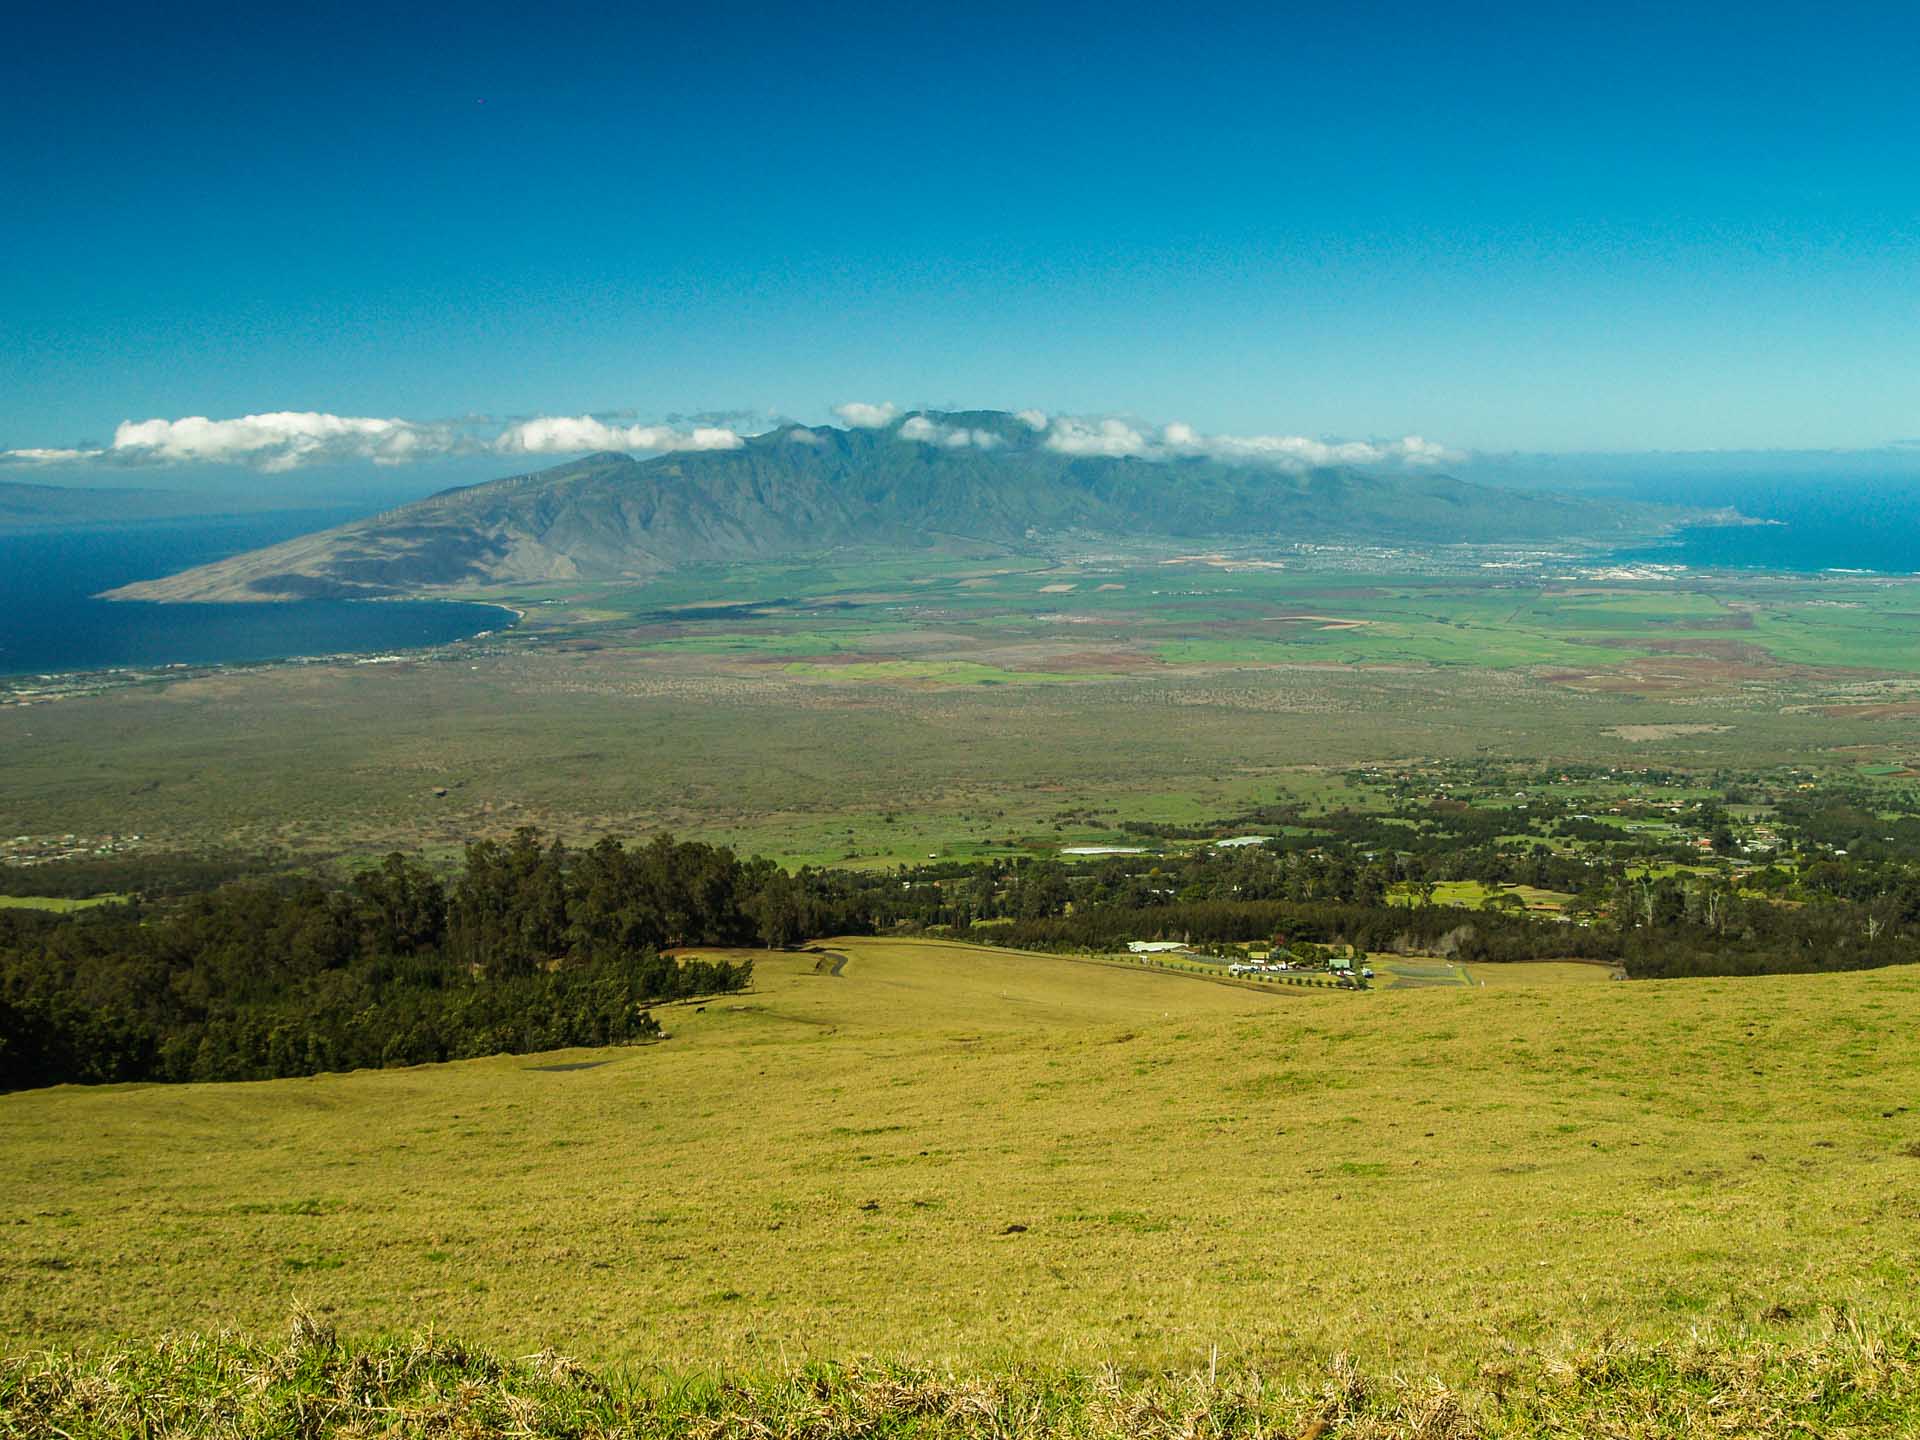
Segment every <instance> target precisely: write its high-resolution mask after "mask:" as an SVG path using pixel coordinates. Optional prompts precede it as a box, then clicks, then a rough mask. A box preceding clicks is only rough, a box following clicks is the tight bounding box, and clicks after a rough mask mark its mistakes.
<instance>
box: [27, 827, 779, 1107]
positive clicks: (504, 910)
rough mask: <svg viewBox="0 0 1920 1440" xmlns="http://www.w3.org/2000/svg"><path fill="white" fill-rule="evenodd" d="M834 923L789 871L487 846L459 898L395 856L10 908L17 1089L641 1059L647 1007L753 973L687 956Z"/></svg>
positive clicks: (685, 849)
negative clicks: (101, 900) (143, 899)
mask: <svg viewBox="0 0 1920 1440" xmlns="http://www.w3.org/2000/svg"><path fill="white" fill-rule="evenodd" d="M811 918H815V917H813V916H810V915H809V914H808V913H807V910H806V908H805V907H804V906H802V905H801V904H799V903H798V900H797V895H796V891H795V887H794V885H793V883H792V881H791V880H790V879H789V878H788V877H787V876H786V875H785V874H784V873H782V872H780V871H779V870H778V869H777V868H776V867H774V866H772V865H769V864H766V863H765V862H757V863H754V864H743V863H742V862H740V861H739V860H737V859H736V858H735V857H734V856H733V855H732V854H731V852H729V851H726V850H720V849H715V848H713V847H711V846H707V845H700V844H681V843H676V842H674V841H673V840H672V839H670V838H663V839H660V840H657V841H655V842H653V843H652V844H649V845H647V846H644V847H641V848H638V849H633V850H628V849H626V848H624V847H622V846H621V845H619V844H617V843H614V842H612V841H608V842H605V843H603V844H601V845H597V846H595V847H594V848H593V849H591V850H587V851H584V852H581V853H578V854H574V853H570V852H568V851H567V850H566V849H565V847H563V846H560V845H557V844H556V845H543V844H542V843H541V842H540V840H539V837H538V836H536V835H535V834H533V833H532V832H531V831H523V832H521V833H520V834H519V835H517V836H516V837H515V838H514V839H513V840H512V841H511V842H509V843H507V844H504V845H503V844H498V843H495V842H492V841H483V842H479V843H477V844H474V845H471V846H469V847H468V849H467V855H466V864H465V866H464V867H463V869H462V870H461V871H460V873H459V874H458V875H457V876H456V877H455V879H454V880H453V881H452V883H451V884H443V883H442V882H441V881H440V880H439V879H438V878H437V877H436V876H434V875H433V874H432V873H431V872H430V871H428V870H427V869H425V868H424V867H423V866H421V865H420V864H418V863H417V862H415V861H411V860H408V859H407V858H405V857H403V856H400V855H393V856H390V857H388V859H387V860H386V861H385V863H384V864H382V865H381V866H380V867H379V868H377V869H374V870H370V871H367V872H365V873H363V874H361V875H358V876H356V877H355V878H354V879H353V880H352V881H351V882H350V883H347V884H344V885H338V886H328V885H325V884H322V883H320V882H319V881H316V880H312V879H291V878H282V879H249V880H242V881H238V882H234V883H229V884H225V885H221V886H220V887H218V888H216V889H213V890H209V891H206V892H202V893H197V894H193V895H189V896H187V897H185V898H184V899H179V900H175V901H172V902H162V903H157V904H147V903H131V904H126V905H113V906H103V907H100V908H98V909H95V910H89V911H81V912H77V913H75V914H72V915H53V914H48V913H45V912H39V911H33V910H26V909H0V1088H19V1087H23V1086H28V1085H47V1084H57V1083H60V1082H63V1081H79V1082H89V1081H110V1080H252V1079H264V1078H267V1077H270V1076H280V1075H308V1074H314V1073H317V1072H319V1071H323V1070H346V1069H355V1068H358V1067H362V1066H383V1065H414V1064H420V1063H423V1062H427V1061H437V1060H453V1059H461V1058H465V1057H468V1056H474V1055H486V1054H494V1053H498V1052H502V1051H507V1052H515V1053H521V1052H529V1051H536V1050H548V1049H554V1048H557V1047H560V1046H566V1045H607V1044H622V1043H628V1042H633V1041H640V1040H645V1039H648V1038H651V1037H653V1036H655V1035H658V1034H659V1033H660V1027H659V1024H658V1022H657V1021H656V1020H655V1019H654V1017H653V1016H652V1015H651V1014H650V1013H649V1012H648V1010H647V1008H646V1007H647V1006H648V1005H649V1004H652V1003H658V1002H662V1001H669V1000H677V999H682V998H685V997H687V996H692V995H700V994H708V993H716V992H722V991H729V990H737V989H740V988H741V987H743V986H744V985H745V984H746V983H747V982H748V980H749V979H750V977H751V966H749V965H746V964H727V963H716V962H706V961H692V960H688V961H675V960H671V959H668V958H666V957H665V955H664V954H663V953H662V952H663V951H664V950H665V949H666V948H668V947H671V946H679V945H705V944H716V945H734V944H747V943H775V944H779V943H785V942H786V941H787V940H789V939H791V938H793V937H794V936H795V935H796V934H797V933H798V930H799V927H800V926H802V925H803V924H804V923H805V922H806V921H807V920H809V919H811Z"/></svg>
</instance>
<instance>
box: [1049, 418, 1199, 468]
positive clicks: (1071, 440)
mask: <svg viewBox="0 0 1920 1440" xmlns="http://www.w3.org/2000/svg"><path fill="white" fill-rule="evenodd" d="M1182 428H1185V427H1182ZM1043 443H1044V444H1045V445H1046V447H1047V448H1048V449H1049V450H1058V451H1059V452H1060V453H1061V454H1062V455H1103V456H1106V457H1107V458H1109V459H1119V458H1122V457H1124V456H1128V455H1140V456H1144V455H1145V454H1146V453H1147V452H1148V450H1149V448H1150V446H1151V442H1150V441H1149V440H1148V438H1147V436H1146V435H1145V434H1144V433H1143V432H1141V431H1139V430H1136V429H1135V428H1134V427H1133V426H1131V425H1129V424H1128V423H1127V422H1126V421H1124V420H1081V419H1078V418H1076V417H1074V416H1071V415H1056V416H1054V418H1053V423H1052V426H1051V427H1050V428H1049V429H1048V431H1047V438H1046V440H1045V441H1044V442H1043Z"/></svg>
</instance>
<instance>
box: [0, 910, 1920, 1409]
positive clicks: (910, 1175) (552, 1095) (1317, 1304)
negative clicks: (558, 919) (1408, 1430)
mask: <svg viewBox="0 0 1920 1440" xmlns="http://www.w3.org/2000/svg"><path fill="white" fill-rule="evenodd" d="M825 948H826V951H827V952H830V953H820V954H791V955H758V956H756V957H755V963H756V970H755V976H756V988H755V989H754V991H753V992H752V993H750V994H746V995H742V996H737V997H728V998H726V999H722V1000H715V1001H711V1002H708V1003H705V1004H704V1005H698V1006H684V1007H673V1008H668V1009H666V1010H663V1011H661V1012H660V1014H661V1018H662V1020H663V1022H664V1023H665V1025H666V1028H667V1030H668V1032H669V1035H670V1037H671V1038H670V1039H669V1040H668V1041H667V1042H666V1043H664V1044H659V1045H654V1046H650V1047H645V1048H641V1049H632V1050H613V1051H604V1052H597V1053H596V1052H564V1053H561V1054H556V1055H552V1056H546V1057H521V1058H500V1059H494V1060H485V1061H476V1062H470V1063H465V1064H459V1065H452V1066H445V1067H435V1068H425V1069H418V1070H406V1071H388V1072H377V1073H375V1072H368V1073H360V1074H355V1075H349V1076H326V1077H320V1078H316V1079H311V1080H301V1081H287V1082H269V1083H263V1084H255V1085H231V1086H170V1087H165V1088H138V1087H115V1088H103V1089H92V1090H85V1091H81V1090H52V1091H39V1092H30V1093H24V1094H16V1095H11V1096H5V1097H0V1133H4V1134H5V1136H6V1143H5V1144H4V1145H3V1146H0V1197H4V1199H3V1200H0V1224H4V1225H5V1226H6V1230H5V1234H6V1235H7V1237H8V1239H7V1243H6V1245H5V1246H0V1314H4V1315H6V1316H7V1317H9V1323H8V1332H9V1340H10V1347H9V1348H11V1349H14V1350H16V1351H17V1350H19V1349H22V1348H24V1347H29V1346H37V1345H40V1344H43V1343H47V1342H55V1343H71V1342H84V1341H89V1340H97V1339H104V1338H108V1337H119V1336H127V1337H140V1336H150V1335H153V1334H155V1333H157V1332H159V1331H161V1330H164V1329H168V1328H172V1327H192V1328H198V1329H202V1330H210V1329H214V1328H218V1327H221V1326H226V1325H237V1326H240V1327H243V1328H245V1329H249V1330H252V1331H255V1332H256V1333H258V1332H262V1331H268V1330H274V1329H278V1328H279V1327H280V1326H281V1325H282V1324H283V1323H284V1319H285V1316H286V1313H287V1310H288V1307H289V1305H290V1304H291V1303H292V1302H293V1301H294V1300H296V1299H299V1300H303V1301H305V1302H307V1303H308V1304H310V1305H312V1306H314V1307H316V1309H317V1310H318V1311H319V1312H320V1313H322V1314H323V1315H327V1316H330V1317H332V1318H333V1319H335V1320H337V1321H338V1322H339V1323H340V1324H342V1325H343V1326H344V1327H346V1328H349V1329H351V1330H354V1331H356V1332H360V1333H367V1332H380V1331H395V1330H401V1329H405V1328H407V1327H409V1326H412V1325H417V1324H421V1323H425V1322H427V1321H431V1322H433V1323H434V1324H436V1325H438V1326H441V1327H445V1328H447V1329H449V1330H451V1331H453V1332H455V1333H458V1334H460V1335H462V1336H465V1337H469V1338H471V1339H472V1340H474V1341H476V1342H479V1343H483V1344H487V1345H493V1346H499V1347H504V1348H507V1349H509V1350H510V1352H511V1353H515V1354H520V1353H525V1352H526V1351H527V1350H528V1349H531V1348H534V1347H537V1346H542V1345H551V1346H554V1347H556V1348H558V1349H560V1350H563V1351H566V1352H568V1353H571V1354H574V1355H577V1356H580V1357H582V1358H584V1359H587V1360H590V1361H595V1362H608V1361H643V1362H647V1363H657V1364H663V1365H668V1366H674V1367H686V1366H693V1367H707V1366H717V1367H725V1368H730V1369H740V1370H746V1371H752V1372H758V1373H771V1372H778V1371H782V1370H784V1369H785V1368H786V1367H788V1366H790V1365H792V1364H796V1363H799V1362H801V1361H803V1360H809V1359H819V1358H831V1359H845V1358H847V1357H852V1356H857V1355H880V1356H883V1357H887V1358H889V1359H895V1360H900V1361H904V1362H917V1363H931V1364H936V1365H937V1364H945V1363H947V1362H953V1363H955V1364H960V1365H965V1366H985V1367H993V1366H995V1365H1005V1364H1013V1363H1017V1364H1019V1365H1022V1366H1047V1365H1069V1366H1072V1365H1082V1366H1084V1365H1097V1364H1102V1363H1108V1362H1111V1363H1117V1364H1121V1365H1123V1366H1158V1365H1170V1366H1175V1367H1180V1368H1192V1367H1196V1366H1201V1367H1204V1366H1205V1365H1206V1364H1207V1363H1208V1361H1209V1357H1210V1356H1212V1355H1213V1354H1214V1352H1215V1351H1216V1350H1217V1351H1218V1354H1219V1356H1220V1357H1222V1361H1223V1363H1229V1364H1233V1365H1240V1364H1257V1365H1259V1366H1260V1367H1262V1368H1263V1370H1265V1371H1267V1372H1269V1373H1271V1374H1274V1375H1277V1376H1283V1375H1291V1376H1301V1375H1319V1374H1324V1373H1325V1367H1326V1366H1327V1364H1328V1363H1329V1361H1330V1359H1331V1357H1332V1356H1333V1355H1334V1354H1335V1353H1336V1352H1340V1351H1348V1352H1351V1353H1353V1354H1354V1355H1356V1356H1357V1357H1358V1359H1359V1360H1360V1362H1361V1363H1362V1364H1364V1365H1366V1366H1368V1367H1371V1368H1374V1369H1376V1370H1379V1369H1397V1370H1401V1371H1405V1372H1409V1373H1413V1374H1428V1373H1434V1374H1438V1375H1440V1376H1443V1377H1447V1378H1449V1379H1450V1380H1451V1381H1452V1382H1454V1383H1471V1384H1478V1383H1481V1382H1480V1381H1478V1380H1476V1378H1475V1377H1476V1376H1478V1375H1479V1374H1480V1367H1481V1366H1482V1365H1485V1364H1506V1363H1508V1361H1509V1360H1510V1358H1511V1356H1512V1353H1513V1347H1520V1348H1521V1349H1523V1350H1525V1349H1531V1348H1533V1347H1548V1348H1551V1347H1554V1346H1560V1345H1564V1344H1569V1343H1572V1344H1587V1345H1591V1344H1597V1343H1600V1342H1601V1341H1603V1340H1605V1339H1607V1338H1608V1337H1622V1338H1624V1339H1626V1340H1629V1341H1631V1342H1633V1343H1634V1344H1641V1345H1645V1344H1653V1345H1668V1344H1677V1343H1679V1342H1680V1341H1681V1340H1682V1339H1683V1337H1685V1336H1687V1335H1688V1334H1689V1333H1690V1332H1692V1331H1693V1330H1695V1329H1696V1328H1704V1329H1711V1330H1715V1331H1726V1332H1728V1333H1741V1334H1746V1335H1748V1336H1749V1338H1752V1337H1754V1336H1759V1337H1763V1338H1764V1337H1773V1338H1775V1339H1778V1340H1780V1341H1781V1342H1782V1343H1793V1344H1799V1343H1814V1341H1815V1340H1816V1339H1817V1338H1818V1337H1819V1336H1826V1335H1830V1333H1831V1329H1832V1324H1833V1318H1832V1317H1833V1314H1834V1308H1833V1307H1841V1308H1842V1309H1843V1310H1844V1311H1845V1313H1847V1314H1850V1315H1854V1316H1859V1317H1865V1318H1866V1319H1867V1320H1869V1321H1871V1322H1872V1323H1875V1324H1879V1323H1883V1322H1884V1323H1888V1324H1894V1323H1909V1324H1910V1323H1911V1322H1912V1320H1913V1319H1914V1318H1915V1316H1916V1314H1917V1313H1920V1296H1917V1295H1916V1292H1915V1280H1914V1276H1915V1262H1916V1237H1920V1201H1916V1199H1915V1197H1916V1195H1920V1102H1917V1101H1916V1099H1915V1096H1914V1087H1913V1077H1914V1075H1915V1074H1916V1073H1920V1039H1917V1038H1916V1036H1920V1024H1916V1022H1920V975H1917V974H1913V973H1908V972H1891V971H1881V972H1868V973H1863V974H1855V975H1847V976H1823V977H1796V978H1787V979H1778V980H1751V981H1726V982H1716V981H1691V982H1674V983H1644V984H1635V985H1617V984H1616V985H1605V984H1591V985H1570V984H1561V983H1545V984H1540V985H1529V984H1526V983H1502V984H1498V985H1487V986H1474V987H1465V986H1463V987H1459V988H1439V987H1436V988H1410V989H1406V990H1394V991H1384V992H1377V993H1373V994H1365V995H1353V994H1343V993H1335V992H1313V991H1296V992H1287V993H1284V994H1267V993H1259V992H1255V991H1250V990H1243V989H1236V988H1232V987H1228V986H1225V985H1218V984H1212V983H1208V982H1205V981H1201V980H1194V979H1186V978H1181V977H1175V976H1168V975H1157V974H1153V973H1149V972H1144V971H1133V970H1126V969H1116V968H1111V967H1106V966H1101V965H1096V964H1084V963H1077V962H1074V961H1070V960H1063V959H1054V958H1046V957H1034V956H1025V955H1019V954H1013V953H1009V952H996V951H984V950H978V949H970V948H965V947H958V946H949V945H940V944H933V943H925V942H908V941H887V940H849V941H844V942H835V943H833V944H831V945H828V946H827V947H825ZM842 961H844V963H841V962H842ZM1501 978H1502V980H1503V981H1508V980H1520V981H1523V980H1524V976H1520V975H1511V976H1510V975H1503V976H1502V977H1501Z"/></svg>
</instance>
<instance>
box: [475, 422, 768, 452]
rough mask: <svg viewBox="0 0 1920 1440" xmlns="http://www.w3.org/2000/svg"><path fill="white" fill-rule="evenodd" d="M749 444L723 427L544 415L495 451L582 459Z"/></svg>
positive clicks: (509, 434)
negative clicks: (594, 454) (591, 453)
mask: <svg viewBox="0 0 1920 1440" xmlns="http://www.w3.org/2000/svg"><path fill="white" fill-rule="evenodd" d="M746 443H747V442H746V441H744V440H742V439H741V438H740V436H739V435H738V434H736V433H735V432H734V431H732V430H729V429H727V428H726V427H724V426H720V425H696V426H694V427H693V428H692V429H691V430H676V429H674V428H672V427H671V426H668V425H608V424H605V423H604V422H602V421H599V420H596V419H594V418H593V417H592V416H591V415H573V416H543V417H542V418H540V419H538V420H523V421H521V422H520V423H519V424H518V425H511V426H509V427H508V428H507V429H506V431H505V432H504V433H502V434H501V435H500V437H499V438H498V439H496V440H495V441H494V442H493V448H494V449H496V450H499V451H502V452H503V453H505V454H509V455H577V454H579V453H580V452H581V451H583V450H628V451H639V452H647V453H652V454H664V453H666V452H667V451H669V450H738V449H739V448H740V447H741V446H742V445H744V444H746Z"/></svg>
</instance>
